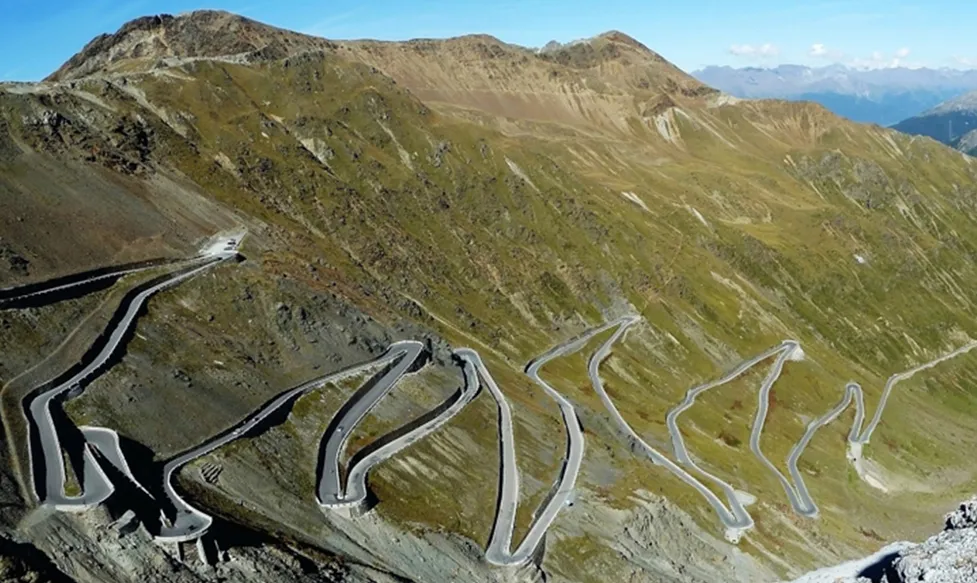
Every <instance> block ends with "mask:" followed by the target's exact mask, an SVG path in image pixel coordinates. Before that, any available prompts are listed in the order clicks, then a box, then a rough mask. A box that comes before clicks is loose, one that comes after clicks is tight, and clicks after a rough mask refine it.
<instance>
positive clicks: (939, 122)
mask: <svg viewBox="0 0 977 583" xmlns="http://www.w3.org/2000/svg"><path fill="white" fill-rule="evenodd" d="M892 127H893V128H894V129H897V130H899V131H901V132H905V133H907V134H913V135H918V136H929V137H931V138H933V139H935V140H937V141H940V142H943V143H944V144H947V145H949V146H952V147H954V148H956V149H958V150H960V151H962V152H967V153H968V154H971V155H977V91H972V92H970V93H966V94H964V95H961V96H959V97H955V98H953V99H950V100H948V101H946V102H944V103H941V104H940V105H938V106H936V107H934V108H933V109H930V110H929V111H926V112H924V113H922V114H920V115H917V116H914V117H911V118H909V119H906V120H903V121H901V122H899V123H897V124H896V125H894V126H892Z"/></svg>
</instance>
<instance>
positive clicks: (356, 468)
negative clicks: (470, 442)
mask: <svg viewBox="0 0 977 583" xmlns="http://www.w3.org/2000/svg"><path fill="white" fill-rule="evenodd" d="M455 356H456V357H457V358H459V359H460V360H461V361H462V372H463V375H464V383H463V385H462V387H461V389H459V390H458V391H456V392H455V393H454V394H453V395H451V396H450V397H448V399H447V400H446V401H444V402H443V403H442V404H441V405H439V406H438V407H436V408H435V409H433V410H431V411H429V412H428V413H427V414H425V415H422V416H421V417H418V418H417V419H415V420H414V421H412V422H411V423H408V424H407V425H404V426H403V427H401V428H399V429H396V430H394V431H391V432H390V433H387V434H386V435H384V436H382V437H380V438H378V439H377V440H376V441H374V442H373V443H372V444H370V445H368V446H366V448H364V450H363V451H364V452H366V454H365V455H360V454H357V455H355V456H353V459H352V460H351V463H350V466H349V469H348V471H347V474H346V490H345V492H343V493H342V494H341V495H339V493H338V491H334V492H337V495H336V496H335V498H333V499H332V500H335V503H333V502H332V501H329V502H326V501H324V500H323V499H322V498H321V495H322V491H321V489H320V492H319V504H320V506H322V507H323V508H333V507H335V506H336V505H346V506H347V507H348V506H351V505H360V504H362V503H364V502H365V501H366V499H367V494H368V493H367V486H366V477H367V476H368V475H369V473H370V470H372V469H373V468H374V467H375V466H376V465H378V464H380V463H382V462H383V461H385V460H387V459H389V458H391V457H393V456H394V455H396V454H398V453H400V452H401V451H403V450H404V449H406V448H408V447H410V446H411V445H413V444H415V443H417V442H418V441H420V440H421V439H424V438H425V437H427V436H428V435H430V434H432V433H434V432H435V431H437V430H438V429H440V428H441V427H442V426H443V425H444V424H445V423H447V422H448V421H450V420H451V419H452V418H453V417H454V416H455V415H457V414H458V413H460V412H461V411H462V409H464V408H465V407H466V406H468V404H469V403H471V401H472V399H474V398H475V396H476V395H477V394H478V392H479V390H480V388H481V387H480V383H479V381H478V374H477V373H476V371H475V367H474V366H473V365H472V363H470V362H467V361H465V360H463V359H461V357H460V356H459V355H458V354H457V352H456V353H455ZM361 453H363V452H361ZM335 461H336V463H337V464H338V460H335Z"/></svg>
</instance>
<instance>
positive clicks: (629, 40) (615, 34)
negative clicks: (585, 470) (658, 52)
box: [596, 30, 654, 53]
mask: <svg viewBox="0 0 977 583" xmlns="http://www.w3.org/2000/svg"><path fill="white" fill-rule="evenodd" d="M596 38H599V39H604V40H608V41H611V42H616V43H621V44H624V45H630V46H632V47H634V48H636V49H641V50H643V51H647V52H649V53H654V51H652V50H651V49H649V48H648V47H647V46H645V45H644V44H642V43H641V42H639V41H638V40H637V39H635V38H634V37H633V36H631V35H628V34H625V33H623V32H621V31H619V30H609V31H607V32H603V33H601V34H599V35H597V37H596Z"/></svg>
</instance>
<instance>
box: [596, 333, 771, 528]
mask: <svg viewBox="0 0 977 583" xmlns="http://www.w3.org/2000/svg"><path fill="white" fill-rule="evenodd" d="M638 321H640V318H639V317H637V316H631V317H628V318H626V319H625V321H624V322H623V323H622V324H621V326H620V327H619V328H618V329H617V330H616V331H615V332H614V334H613V335H612V336H611V337H610V338H608V339H607V341H606V342H604V344H603V345H602V346H601V347H600V348H599V349H597V352H595V353H594V354H593V356H592V357H591V358H590V362H589V364H588V372H589V374H590V380H591V383H592V384H593V386H594V390H595V391H596V392H597V395H598V396H599V397H600V399H601V401H603V403H604V407H605V408H606V409H607V410H608V412H610V414H611V416H612V417H613V418H614V420H615V421H616V422H617V424H618V426H619V427H620V428H621V430H623V431H624V432H625V433H626V434H627V435H628V436H629V437H630V438H631V440H632V442H633V444H634V445H635V446H637V447H638V448H639V449H641V450H642V451H643V452H644V454H645V455H646V456H647V457H648V458H649V459H650V460H651V461H652V462H653V463H655V464H656V465H660V466H663V467H665V469H667V470H668V471H670V472H672V474H674V475H675V477H677V478H678V479H679V480H682V481H683V482H685V483H686V484H687V485H688V486H690V487H692V488H693V489H694V490H695V491H696V492H698V493H699V494H700V495H702V497H703V498H705V499H706V502H708V503H709V505H710V506H711V507H712V508H713V510H715V511H716V514H717V515H718V516H719V519H720V521H721V522H722V523H723V525H724V526H725V527H726V539H727V540H729V541H730V542H737V541H738V540H739V539H740V537H741V536H742V534H743V533H744V532H745V531H746V530H748V529H750V528H752V527H753V519H752V518H751V517H750V515H749V514H748V513H747V512H746V511H745V510H744V509H743V507H742V504H741V503H740V502H739V500H737V499H736V496H735V492H732V488H730V492H728V493H727V500H728V501H729V503H730V506H731V507H732V509H730V508H727V507H726V505H725V504H723V502H722V500H720V499H719V497H718V496H716V494H715V493H714V492H713V491H712V490H710V489H709V488H707V487H706V486H705V485H704V484H703V483H702V482H700V481H699V480H697V479H696V478H695V477H694V476H692V475H691V474H690V473H688V472H687V471H685V469H683V468H682V467H681V466H680V465H678V464H676V463H675V462H673V461H672V460H670V459H669V458H668V457H666V456H665V454H663V453H662V452H660V451H658V450H657V449H655V448H654V447H652V446H651V445H650V444H649V443H648V442H646V441H645V440H644V439H642V437H641V436H640V435H638V433H637V432H636V431H635V430H634V428H632V427H631V425H630V424H629V423H628V422H627V421H626V420H625V419H624V417H623V416H622V415H621V412H620V411H619V410H618V408H617V406H616V405H614V401H613V400H612V399H611V397H610V396H609V395H608V394H607V391H606V390H605V389H604V383H603V382H602V381H601V378H600V364H601V362H603V361H604V359H606V358H607V357H608V356H609V355H610V353H611V348H612V347H613V345H614V344H615V343H616V342H617V341H618V340H620V338H621V337H622V336H623V335H624V334H625V333H626V332H627V331H628V329H629V328H630V327H631V326H633V325H634V324H636V323H637V322H638ZM676 432H677V427H676ZM672 437H673V440H674V438H675V433H672ZM679 437H681V434H679ZM683 447H684V444H683ZM723 483H725V482H723Z"/></svg>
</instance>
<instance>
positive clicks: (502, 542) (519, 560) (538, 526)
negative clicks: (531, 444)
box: [456, 318, 626, 566]
mask: <svg viewBox="0 0 977 583" xmlns="http://www.w3.org/2000/svg"><path fill="white" fill-rule="evenodd" d="M625 319H626V318H621V319H619V320H615V321H613V322H609V323H607V324H604V325H602V326H598V327H596V328H592V329H590V330H587V331H586V332H584V333H583V334H581V335H580V336H578V337H576V338H573V339H571V340H569V341H566V342H563V343H561V344H558V345H556V346H554V347H553V348H551V349H550V350H548V351H546V352H545V353H543V354H542V355H540V356H538V357H536V358H534V359H533V360H531V361H530V362H529V363H528V364H527V365H526V368H525V372H526V375H527V376H529V378H530V379H532V381H533V382H535V383H536V384H537V385H539V386H540V387H541V388H542V389H543V391H544V392H545V393H546V394H547V395H548V396H549V397H550V398H552V399H553V400H554V401H556V402H557V405H558V406H559V407H560V414H561V416H562V418H563V426H564V428H565V430H566V433H567V450H566V455H565V456H564V458H563V463H562V464H561V468H560V472H559V475H558V477H557V479H556V481H555V482H554V484H553V488H552V490H551V492H550V495H549V496H548V498H547V500H546V502H545V503H544V504H543V506H542V507H540V508H538V509H537V510H536V512H535V514H534V518H533V522H532V524H531V525H530V527H529V532H528V533H527V534H526V536H525V537H524V538H523V540H522V543H520V544H519V546H518V547H517V548H516V549H515V550H512V535H513V531H514V530H515V521H516V510H517V508H518V505H519V470H518V467H517V465H516V451H515V437H514V435H513V425H512V411H511V409H510V408H509V403H508V400H507V399H506V397H505V394H504V393H503V392H502V390H501V389H500V388H499V386H498V384H497V383H496V382H495V379H494V378H493V377H492V373H491V372H489V370H488V369H487V368H486V367H485V363H484V362H482V359H481V357H480V356H479V354H478V353H477V352H476V351H475V350H472V349H471V348H462V349H459V350H457V351H456V354H457V355H458V356H459V357H460V358H462V359H463V360H464V361H465V362H466V363H470V364H471V365H473V366H474V368H475V369H476V371H477V372H478V376H479V377H481V379H482V380H483V381H484V383H485V385H486V386H487V387H488V389H489V392H490V393H491V394H492V397H493V398H494V399H495V402H496V405H497V406H498V411H499V446H500V448H501V456H500V462H501V468H500V478H499V479H500V485H499V497H498V505H497V507H496V516H495V521H494V523H493V527H492V535H491V537H490V538H489V544H488V548H487V549H486V551H485V559H486V560H487V561H488V562H490V563H492V564H494V565H499V566H519V565H524V564H526V563H528V562H529V561H530V560H531V559H532V558H533V556H534V555H535V554H536V551H537V549H538V548H539V546H540V543H541V542H542V540H543V537H544V536H545V535H546V531H547V530H548V529H549V527H550V526H551V525H552V524H553V521H554V520H556V517H557V516H558V515H559V513H560V510H562V509H563V508H564V507H565V506H566V505H567V502H568V501H569V499H570V496H571V495H572V494H573V488H574V486H575V485H576V481H577V475H578V474H579V473H580V465H581V463H582V462H583V454H584V447H585V444H584V435H583V430H582V428H581V424H580V419H579V417H577V412H576V409H574V406H573V404H572V403H571V402H570V401H569V400H567V398H566V397H564V396H563V395H561V394H560V393H559V391H557V390H556V389H554V388H553V387H552V386H550V385H549V384H548V383H547V382H546V381H544V380H543V379H542V378H541V377H540V375H539V372H540V370H541V369H542V368H543V366H545V365H546V363H548V362H550V361H551V360H553V359H556V358H560V357H562V356H567V355H569V354H572V353H574V352H577V351H578V350H580V349H581V348H583V347H584V346H586V344H587V343H588V342H589V341H590V340H591V339H592V338H593V337H594V336H596V335H598V334H600V333H601V332H604V331H606V330H609V329H610V328H613V327H614V326H618V325H620V324H621V323H622V322H623V321H624V320H625Z"/></svg>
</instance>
